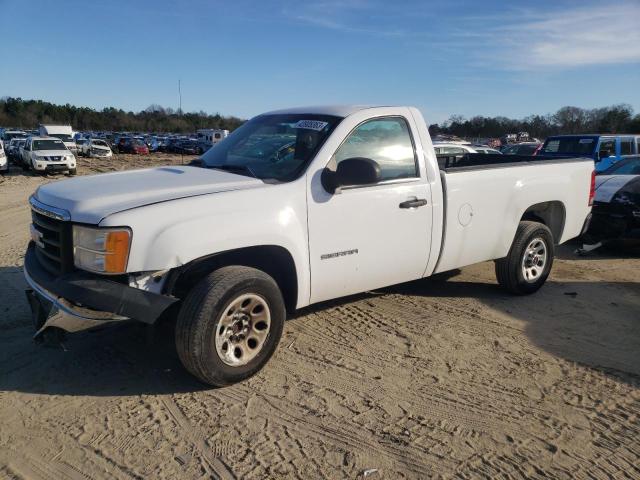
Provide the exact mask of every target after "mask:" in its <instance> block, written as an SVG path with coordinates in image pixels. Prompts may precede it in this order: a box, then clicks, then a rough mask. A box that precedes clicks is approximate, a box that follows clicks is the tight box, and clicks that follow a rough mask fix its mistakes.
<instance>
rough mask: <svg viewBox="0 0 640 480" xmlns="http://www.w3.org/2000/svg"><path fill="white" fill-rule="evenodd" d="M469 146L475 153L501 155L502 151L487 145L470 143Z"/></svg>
mask: <svg viewBox="0 0 640 480" xmlns="http://www.w3.org/2000/svg"><path fill="white" fill-rule="evenodd" d="M471 148H473V149H474V150H475V151H476V152H477V153H484V154H487V155H489V154H491V155H502V152H501V151H500V150H497V149H495V148H491V147H488V146H487V145H472V146H471Z"/></svg>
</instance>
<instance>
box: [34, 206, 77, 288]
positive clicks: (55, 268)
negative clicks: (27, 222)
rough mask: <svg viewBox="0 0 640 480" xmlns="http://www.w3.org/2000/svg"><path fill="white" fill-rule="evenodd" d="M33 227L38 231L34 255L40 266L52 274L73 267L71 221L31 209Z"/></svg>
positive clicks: (64, 271) (66, 270) (70, 269)
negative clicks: (57, 218) (47, 215)
mask: <svg viewBox="0 0 640 480" xmlns="http://www.w3.org/2000/svg"><path fill="white" fill-rule="evenodd" d="M31 221H32V222H33V227H34V229H35V230H37V231H38V232H39V235H38V237H39V238H38V240H39V241H37V242H36V257H37V258H38V261H39V262H40V264H41V265H42V267H43V268H44V269H45V270H47V271H48V272H49V273H51V274H53V275H62V274H63V273H68V272H70V271H72V270H73V269H74V266H73V238H72V231H71V223H70V222H64V221H62V220H56V219H54V218H50V217H46V216H44V215H42V214H40V213H38V212H36V211H34V210H31Z"/></svg>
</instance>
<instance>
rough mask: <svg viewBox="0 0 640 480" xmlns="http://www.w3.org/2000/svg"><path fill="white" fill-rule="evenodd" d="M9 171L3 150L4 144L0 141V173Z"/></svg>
mask: <svg viewBox="0 0 640 480" xmlns="http://www.w3.org/2000/svg"><path fill="white" fill-rule="evenodd" d="M8 170H9V157H8V156H7V152H6V151H5V150H4V143H3V142H2V141H0V173H4V172H7V171H8Z"/></svg>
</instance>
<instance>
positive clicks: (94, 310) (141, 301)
mask: <svg viewBox="0 0 640 480" xmlns="http://www.w3.org/2000/svg"><path fill="white" fill-rule="evenodd" d="M24 277H25V279H26V281H27V283H28V284H29V287H30V288H29V289H28V290H27V292H26V293H27V300H28V301H29V305H30V306H31V313H32V318H33V321H34V325H35V327H36V337H37V336H39V335H40V334H41V333H42V332H44V331H45V330H46V329H47V328H49V327H58V328H61V329H62V330H65V331H67V332H78V331H81V330H87V329H91V328H95V327H101V326H103V325H107V324H112V323H119V322H124V321H127V320H134V321H139V322H142V323H147V324H153V323H155V321H156V320H157V319H158V318H159V317H160V316H161V315H162V314H163V313H164V312H165V311H166V310H167V309H168V308H169V307H170V306H171V305H173V304H174V303H175V302H177V301H178V299H177V298H174V297H169V296H167V295H161V294H158V293H153V292H149V291H146V290H142V289H139V288H134V287H131V286H129V285H126V284H123V283H119V282H116V281H113V280H110V279H107V278H104V277H101V276H99V275H94V274H90V273H88V272H84V271H75V272H71V273H67V274H64V275H61V276H53V275H52V274H51V273H49V272H48V271H46V270H45V269H44V268H43V267H42V266H41V264H40V263H39V262H38V259H37V257H36V254H35V247H34V245H33V244H30V245H29V248H28V249H27V253H26V255H25V261H24Z"/></svg>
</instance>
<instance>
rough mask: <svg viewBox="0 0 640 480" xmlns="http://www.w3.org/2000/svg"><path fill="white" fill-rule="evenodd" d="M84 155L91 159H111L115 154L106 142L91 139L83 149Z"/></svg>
mask: <svg viewBox="0 0 640 480" xmlns="http://www.w3.org/2000/svg"><path fill="white" fill-rule="evenodd" d="M81 152H82V155H84V156H85V157H90V158H111V157H112V156H113V153H112V152H111V147H110V146H109V144H108V143H107V141H106V140H102V139H100V138H90V139H88V140H87V141H86V142H85V143H84V144H83V145H82V147H81Z"/></svg>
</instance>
